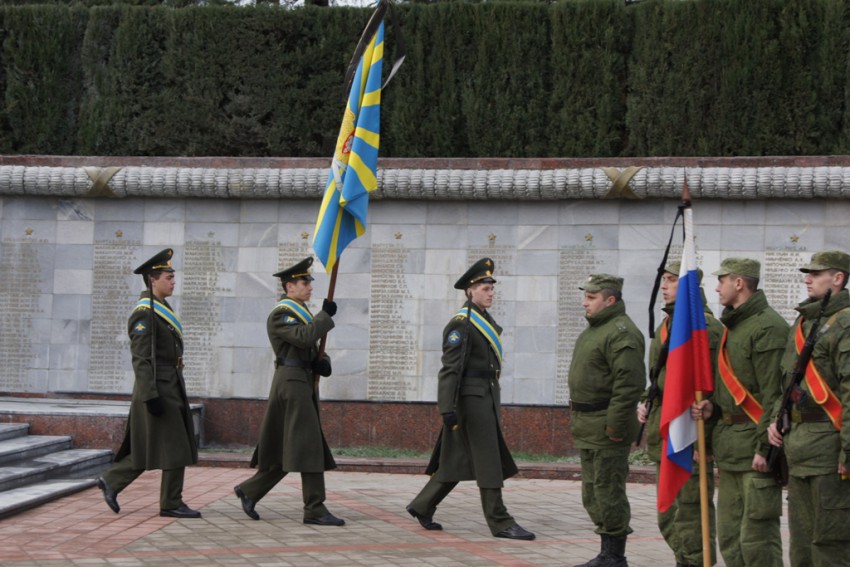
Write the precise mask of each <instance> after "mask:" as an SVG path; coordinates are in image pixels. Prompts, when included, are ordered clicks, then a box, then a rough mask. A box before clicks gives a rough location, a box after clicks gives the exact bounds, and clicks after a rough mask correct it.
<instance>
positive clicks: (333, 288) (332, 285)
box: [313, 258, 342, 397]
mask: <svg viewBox="0 0 850 567" xmlns="http://www.w3.org/2000/svg"><path fill="white" fill-rule="evenodd" d="M341 259H342V258H337V259H336V262H335V263H334V267H333V270H331V281H330V283H329V284H328V296H327V299H328V301H333V300H334V291H336V274H337V272H338V271H339V262H340V260H341ZM327 342H328V334H327V333H325V334H324V335H322V340H321V341H319V358H318V359H317V360H322V357H323V356H325V345H326V344H327ZM313 378H315V382H314V384H315V385H316V396H317V397H318V395H319V380H320V379H321V376H319V374H318V373H314V374H313Z"/></svg>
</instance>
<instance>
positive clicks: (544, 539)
mask: <svg viewBox="0 0 850 567" xmlns="http://www.w3.org/2000/svg"><path fill="white" fill-rule="evenodd" d="M250 474H251V471H249V470H246V469H244V468H218V467H216V468H208V467H191V468H189V469H188V470H187V474H186V487H185V490H184V499H185V500H186V502H187V503H188V504H189V505H190V506H192V507H193V508H198V509H200V510H201V511H202V512H203V518H201V519H196V520H176V519H171V518H160V517H159V515H158V512H159V506H158V494H159V480H160V473H159V472H158V471H152V472H148V473H145V474H144V475H142V476H141V477H140V478H139V479H138V480H137V481H136V482H135V483H133V484H132V485H130V487H129V488H127V490H125V491H124V492H123V493H122V494H120V495H119V503H120V504H121V513H120V514H118V515H115V514H113V513H112V512H111V511H110V510H109V509H108V508H107V507H106V504H105V503H104V502H103V498H102V496H101V494H100V491H99V490H98V489H97V488H92V489H89V490H86V491H84V492H80V493H78V494H75V495H73V496H69V497H66V498H63V499H61V500H58V501H56V502H52V503H50V504H46V505H44V506H41V507H39V508H37V509H34V510H30V511H28V512H24V513H22V514H19V515H17V516H13V517H11V518H8V519H6V520H2V521H0V564H2V565H3V566H6V567H23V566H36V565H37V566H46V567H53V566H56V567H58V566H60V565H61V566H68V565H73V566H101V565H103V566H120V567H135V566H142V565H145V566H147V565H170V566H171V565H181V566H182V565H203V566H206V567H209V566H215V565H240V566H298V567H302V566H312V565H317V566H318V565H323V566H325V565H329V566H333V565H346V566H351V565H355V566H356V565H363V566H370V567H383V566H397V565H425V566H434V567H437V566H449V565H463V566H465V567H473V566H483V565H505V566H534V565H543V566H547V565H553V566H554V565H574V564H576V563H581V562H584V561H586V560H587V559H589V558H591V557H593V556H594V555H595V554H596V552H597V551H598V540H597V536H596V535H595V534H594V533H593V531H592V530H591V527H590V522H589V520H588V519H587V516H586V514H585V512H584V509H583V508H582V506H581V487H580V483H579V482H577V481H567V480H540V479H510V480H508V481H507V483H506V487H505V490H504V499H505V503H506V505H507V506H508V510H509V511H510V512H511V514H513V515H514V517H516V518H517V520H518V521H519V523H520V524H521V525H522V526H524V527H525V528H527V529H529V530H532V531H534V532H536V533H537V540H536V541H532V542H522V541H509V540H504V539H497V538H493V537H491V536H490V532H489V530H488V529H487V526H486V524H485V522H484V518H483V516H482V514H481V509H480V502H479V499H478V490H477V488H476V487H475V484H474V483H472V482H465V483H461V484H460V485H458V487H457V488H456V489H455V490H454V492H452V494H451V495H449V497H448V498H447V499H446V501H444V502H443V504H442V505H441V506H440V509H439V510H438V513H437V515H436V519H437V520H438V521H440V522H441V523H442V524H443V527H444V530H445V531H442V532H428V531H425V530H422V529H421V528H420V527H419V524H418V523H417V522H416V521H415V520H413V519H412V518H410V517H409V516H408V515H407V513H406V512H405V510H404V507H405V505H406V504H407V503H408V502H409V501H410V499H411V498H412V497H413V496H414V495H415V494H416V493H417V492H418V490H419V489H420V488H421V487H422V486H423V485H424V484H425V481H426V477H425V476H424V475H405V474H376V473H358V472H336V471H334V472H330V473H328V474H327V479H326V484H327V489H328V500H327V505H328V508H329V509H330V510H331V511H332V512H333V513H334V514H336V515H338V516H340V517H342V518H345V520H346V521H347V524H346V525H345V526H343V527H321V526H306V525H304V524H303V523H302V522H301V519H302V517H301V488H300V476H299V475H298V474H293V475H290V476H288V477H286V479H284V481H283V482H282V483H280V484H279V485H278V486H277V487H276V488H275V489H274V490H273V491H272V492H271V493H269V495H268V496H267V497H266V498H265V499H263V500H262V501H261V502H260V503H259V505H258V506H257V511H258V512H259V514H260V516H261V520H260V521H259V522H256V521H253V520H251V519H249V518H248V517H247V516H245V514H244V513H243V512H242V508H241V507H240V505H239V502H238V500H237V499H236V497H235V496H234V495H233V486H235V485H236V484H237V483H239V482H240V481H241V480H243V479H245V478H247V477H248V476H249V475H250ZM628 494H629V500H630V502H631V506H632V527H633V529H634V530H635V533H634V534H632V536H631V537H630V538H629V543H628V547H627V550H626V551H627V556H628V559H629V564H630V565H632V566H633V567H656V566H660V565H670V566H672V565H674V563H675V562H674V560H673V557H672V554H671V553H670V552H669V550H668V549H667V547H666V544H665V543H664V541H663V540H662V538H661V536H660V534H659V533H658V530H657V527H656V524H655V489H654V486H653V485H649V484H629V486H628ZM787 536H788V532H787V526H786V524H785V522H784V519H783V538H785V540H786V541H785V542H784V543H785V547H786V558H787ZM786 563H787V561H786ZM720 564H721V565H722V563H720Z"/></svg>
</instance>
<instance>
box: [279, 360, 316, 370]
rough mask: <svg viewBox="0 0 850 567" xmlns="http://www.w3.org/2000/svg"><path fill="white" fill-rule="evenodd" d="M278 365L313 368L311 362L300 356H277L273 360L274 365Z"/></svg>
mask: <svg viewBox="0 0 850 567" xmlns="http://www.w3.org/2000/svg"><path fill="white" fill-rule="evenodd" d="M278 366H294V367H295V368H313V363H312V362H310V361H309V360H301V359H300V358H278V359H277V360H275V361H274V367H275V368H277V367H278Z"/></svg>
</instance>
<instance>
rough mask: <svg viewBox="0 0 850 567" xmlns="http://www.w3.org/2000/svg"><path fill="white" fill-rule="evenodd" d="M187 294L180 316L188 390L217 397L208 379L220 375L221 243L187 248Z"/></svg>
mask: <svg viewBox="0 0 850 567" xmlns="http://www.w3.org/2000/svg"><path fill="white" fill-rule="evenodd" d="M183 265H184V268H183V295H182V296H181V300H180V310H181V311H182V313H179V314H178V315H179V316H180V318H181V320H182V322H183V333H184V334H183V346H184V352H185V357H184V358H185V361H186V371H185V373H184V379H185V380H186V390H187V391H189V392H197V393H208V394H210V395H216V394H218V393H219V392H214V391H209V389H208V383H209V384H212V383H215V382H216V381H213V380H208V379H207V378H208V377H211V376H213V375H214V374H216V373H217V372H218V364H217V360H216V357H217V354H216V346H218V335H219V333H220V332H221V299H220V298H219V295H220V293H221V292H228V291H230V290H227V289H222V288H221V287H220V286H219V274H221V273H222V271H224V261H223V259H222V252H221V243H220V242H218V241H202V240H190V241H187V242H186V244H185V246H184V247H183Z"/></svg>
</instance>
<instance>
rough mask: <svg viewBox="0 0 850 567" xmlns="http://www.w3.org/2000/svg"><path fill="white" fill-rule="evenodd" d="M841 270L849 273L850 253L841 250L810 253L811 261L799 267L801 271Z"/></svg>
mask: <svg viewBox="0 0 850 567" xmlns="http://www.w3.org/2000/svg"><path fill="white" fill-rule="evenodd" d="M821 270H841V271H842V272H848V273H850V254H847V253H846V252H842V251H841V250H823V251H821V252H815V253H814V254H812V261H811V262H809V263H808V264H806V265H805V266H803V267H802V268H800V271H801V272H803V273H809V272H819V271H821Z"/></svg>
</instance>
